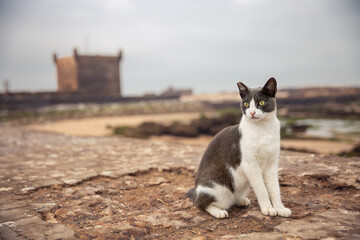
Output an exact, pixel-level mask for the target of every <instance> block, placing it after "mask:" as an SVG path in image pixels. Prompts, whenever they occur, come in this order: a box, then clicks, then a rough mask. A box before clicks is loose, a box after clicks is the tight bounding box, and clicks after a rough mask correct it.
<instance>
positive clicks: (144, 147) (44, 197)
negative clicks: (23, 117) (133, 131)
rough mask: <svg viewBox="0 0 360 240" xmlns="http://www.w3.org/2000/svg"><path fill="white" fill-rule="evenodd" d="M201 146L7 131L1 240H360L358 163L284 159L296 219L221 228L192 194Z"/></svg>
mask: <svg viewBox="0 0 360 240" xmlns="http://www.w3.org/2000/svg"><path fill="white" fill-rule="evenodd" d="M203 151H204V147H201V146H195V145H194V146H192V145H183V144H170V143H164V142H151V141H148V140H136V139H128V138H112V137H72V136H67V135H61V134H52V133H44V132H36V131H32V130H26V129H23V128H20V127H18V128H14V127H11V126H6V127H5V126H0V164H1V168H0V238H1V239H360V204H359V203H360V192H359V189H360V158H341V157H331V156H321V155H314V154H306V153H297V152H291V151H283V152H282V154H281V164H280V184H281V189H282V195H283V201H284V203H285V205H286V206H288V207H290V208H291V209H292V211H293V216H292V217H291V218H281V217H267V216H263V215H261V213H260V211H259V207H258V204H257V202H256V199H255V197H254V195H253V193H250V196H249V198H250V200H251V201H252V205H251V206H250V207H248V208H236V207H234V208H231V209H230V211H229V214H230V217H229V218H227V219H222V220H218V219H215V218H213V217H211V216H209V215H208V214H206V213H205V212H203V211H200V210H198V209H196V208H195V207H193V205H192V203H191V201H190V200H189V199H186V197H185V192H186V191H187V190H188V189H189V188H190V187H191V186H192V185H193V182H194V172H195V170H196V167H197V165H198V163H199V161H200V158H201V155H202V153H203Z"/></svg>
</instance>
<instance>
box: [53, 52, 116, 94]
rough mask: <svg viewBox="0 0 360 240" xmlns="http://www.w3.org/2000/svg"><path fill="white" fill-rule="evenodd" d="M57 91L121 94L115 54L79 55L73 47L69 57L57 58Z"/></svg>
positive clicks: (55, 57)
mask: <svg viewBox="0 0 360 240" xmlns="http://www.w3.org/2000/svg"><path fill="white" fill-rule="evenodd" d="M53 57H54V62H55V64H56V68H57V79H58V92H79V93H89V94H96V93H99V94H109V95H121V88H120V68H119V63H120V60H121V57H122V51H120V52H119V54H118V55H117V56H100V55H95V56H91V55H79V54H78V53H77V50H76V49H74V55H73V56H71V57H64V58H57V56H56V54H54V56H53Z"/></svg>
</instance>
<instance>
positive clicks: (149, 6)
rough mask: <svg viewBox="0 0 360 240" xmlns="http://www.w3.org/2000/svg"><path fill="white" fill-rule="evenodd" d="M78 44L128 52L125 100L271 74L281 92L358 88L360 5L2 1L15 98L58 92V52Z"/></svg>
mask: <svg viewBox="0 0 360 240" xmlns="http://www.w3.org/2000/svg"><path fill="white" fill-rule="evenodd" d="M86 36H88V37H86ZM87 38H88V48H89V50H87V48H86V43H85V42H86V40H85V39H87ZM74 47H76V48H78V51H79V54H106V55H116V54H117V53H118V51H119V50H120V49H123V52H124V58H123V60H122V61H121V65H120V66H121V71H122V72H121V77H122V88H123V94H124V95H134V94H142V93H145V92H155V93H158V92H159V91H161V90H164V89H165V88H167V87H168V86H174V87H177V88H192V89H193V90H195V92H198V93H202V92H218V91H237V89H236V83H237V82H238V81H242V82H244V83H246V84H247V85H248V86H260V85H263V83H264V82H265V81H266V80H267V79H268V78H270V77H271V76H274V77H275V78H277V80H278V84H279V87H280V88H285V87H299V86H313V85H325V86H327V85H331V86H333V85H346V86H360V1H356V0H354V1H348V0H333V1H332V0H314V1H313V0H273V1H265V0H178V1H173V0H153V1H149V0H108V1H104V0H62V1H60V0H51V1H49V0H31V1H29V0H0V81H1V82H3V81H4V80H10V84H11V85H10V88H11V90H12V91H22V90H25V91H37V90H41V91H44V90H50V91H54V90H56V86H57V83H56V68H55V64H54V63H53V61H52V53H53V52H56V53H57V55H58V57H64V56H69V55H71V54H72V52H73V49H74Z"/></svg>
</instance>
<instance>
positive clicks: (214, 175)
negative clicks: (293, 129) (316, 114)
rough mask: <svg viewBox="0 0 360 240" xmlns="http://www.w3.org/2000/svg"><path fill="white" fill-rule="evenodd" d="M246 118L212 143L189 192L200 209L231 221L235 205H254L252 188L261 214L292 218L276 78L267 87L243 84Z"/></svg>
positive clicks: (240, 89) (228, 128) (242, 106)
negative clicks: (281, 165)
mask: <svg viewBox="0 0 360 240" xmlns="http://www.w3.org/2000/svg"><path fill="white" fill-rule="evenodd" d="M237 86H238V88H239V93H240V96H241V99H242V101H241V111H242V113H243V116H242V118H241V121H240V124H238V125H235V126H231V127H227V128H225V129H223V130H222V131H220V132H219V133H218V134H216V135H215V137H214V138H213V139H212V141H211V142H210V143H209V145H208V147H207V149H206V151H205V153H204V155H203V157H202V159H201V162H200V165H199V168H198V172H197V174H196V177H195V188H192V189H190V190H189V192H188V193H187V195H188V197H190V198H191V199H192V200H193V202H194V205H195V206H196V207H198V208H200V209H204V210H205V211H207V212H208V213H209V214H210V215H212V216H214V217H216V218H226V217H229V214H228V212H227V210H228V209H229V208H230V207H231V206H233V205H238V206H249V205H250V200H249V199H248V198H247V197H246V195H247V192H248V191H249V189H250V187H252V189H253V190H254V192H255V195H256V198H257V201H258V203H259V205H260V209H261V213H262V214H264V215H268V216H276V215H278V216H282V217H290V216H291V210H290V209H288V208H286V207H285V206H284V205H283V203H282V201H281V197H280V186H279V180H278V161H279V154H280V121H279V120H278V118H277V116H276V99H275V95H276V92H277V83H276V80H275V78H270V79H269V80H268V81H267V82H266V84H265V85H264V87H262V88H257V89H251V88H248V87H247V86H246V85H245V84H243V83H242V82H239V83H237Z"/></svg>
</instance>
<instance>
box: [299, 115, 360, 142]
mask: <svg viewBox="0 0 360 240" xmlns="http://www.w3.org/2000/svg"><path fill="white" fill-rule="evenodd" d="M296 125H309V128H307V129H306V131H305V134H306V135H308V136H310V137H316V138H335V137H336V136H337V135H338V134H345V135H352V136H353V137H357V138H360V121H353V120H342V119H302V120H297V121H296Z"/></svg>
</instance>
